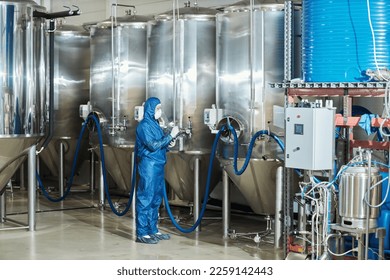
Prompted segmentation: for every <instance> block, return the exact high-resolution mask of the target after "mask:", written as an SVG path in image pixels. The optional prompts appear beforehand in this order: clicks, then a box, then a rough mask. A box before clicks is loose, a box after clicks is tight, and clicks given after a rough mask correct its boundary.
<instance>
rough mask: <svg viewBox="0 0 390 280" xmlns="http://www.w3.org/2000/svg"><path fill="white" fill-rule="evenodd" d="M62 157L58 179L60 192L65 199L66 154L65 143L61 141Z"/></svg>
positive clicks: (60, 158)
mask: <svg viewBox="0 0 390 280" xmlns="http://www.w3.org/2000/svg"><path fill="white" fill-rule="evenodd" d="M59 153H60V155H59V156H60V157H59V161H60V164H59V166H60V170H59V171H60V172H59V173H60V174H59V178H58V183H59V185H58V188H59V190H60V196H61V197H63V196H64V154H65V145H64V143H63V142H62V141H61V142H60V152H59Z"/></svg>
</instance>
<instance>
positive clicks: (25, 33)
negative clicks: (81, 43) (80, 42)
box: [0, 0, 47, 193]
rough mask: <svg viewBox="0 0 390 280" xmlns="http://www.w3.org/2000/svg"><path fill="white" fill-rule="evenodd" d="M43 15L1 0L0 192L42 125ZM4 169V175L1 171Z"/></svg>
mask: <svg viewBox="0 0 390 280" xmlns="http://www.w3.org/2000/svg"><path fill="white" fill-rule="evenodd" d="M34 10H36V11H40V12H45V11H46V10H45V8H43V7H41V6H39V5H37V4H36V3H35V2H34V1H28V0H26V1H21V0H19V1H0V31H1V32H0V73H1V79H0V95H1V98H0V170H2V172H1V173H0V193H1V192H2V191H3V188H4V186H5V185H6V183H7V182H8V180H9V179H10V178H11V177H12V175H13V174H14V173H15V171H16V170H17V168H18V167H19V165H20V164H21V163H22V162H23V160H24V157H22V158H19V159H17V160H16V161H13V162H12V163H10V161H11V160H13V159H15V158H17V157H19V156H20V155H21V153H22V151H23V150H25V149H26V148H28V147H31V146H32V145H34V144H36V143H37V142H38V141H39V140H40V139H41V138H42V137H43V136H44V134H45V130H46V129H45V126H46V118H45V116H46V107H47V106H46V105H47V104H46V55H47V53H46V50H47V49H46V36H45V20H44V19H42V18H34V17H33V11H34ZM3 169H4V170H3Z"/></svg>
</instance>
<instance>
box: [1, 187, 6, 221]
mask: <svg viewBox="0 0 390 280" xmlns="http://www.w3.org/2000/svg"><path fill="white" fill-rule="evenodd" d="M5 195H6V194H5V192H3V193H2V194H0V223H4V222H5V215H6V204H5Z"/></svg>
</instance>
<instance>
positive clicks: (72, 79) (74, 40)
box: [39, 25, 90, 178]
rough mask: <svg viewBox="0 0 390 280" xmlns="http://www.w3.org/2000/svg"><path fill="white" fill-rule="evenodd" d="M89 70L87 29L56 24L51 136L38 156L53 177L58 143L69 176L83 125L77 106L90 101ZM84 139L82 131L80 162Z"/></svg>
mask: <svg viewBox="0 0 390 280" xmlns="http://www.w3.org/2000/svg"><path fill="white" fill-rule="evenodd" d="M89 72H90V42H89V32H87V31H86V30H85V29H84V28H83V27H81V26H75V25H58V26H57V29H56V31H55V32H54V101H53V106H54V108H53V110H54V114H53V116H54V128H53V139H52V141H51V142H50V144H49V145H48V147H47V148H46V149H45V150H43V151H42V152H41V153H40V155H39V156H40V157H41V159H42V161H41V162H43V163H45V165H46V166H47V167H48V169H49V170H50V173H51V174H52V175H54V176H60V174H59V173H60V172H61V171H60V169H61V166H60V162H59V161H58V158H59V157H60V147H61V145H64V169H63V171H64V176H68V177H69V176H70V172H71V168H72V163H73V158H74V153H75V150H76V143H77V140H78V138H79V134H80V130H81V125H82V119H81V118H80V116H79V115H80V114H79V106H80V104H86V103H87V101H88V100H89V80H90V74H89ZM87 139H88V136H87V135H86V134H84V137H83V139H82V146H81V148H80V154H79V158H78V159H79V160H78V162H79V163H80V162H82V161H83V160H87V159H88V152H87V145H88V142H87ZM62 178H64V177H62Z"/></svg>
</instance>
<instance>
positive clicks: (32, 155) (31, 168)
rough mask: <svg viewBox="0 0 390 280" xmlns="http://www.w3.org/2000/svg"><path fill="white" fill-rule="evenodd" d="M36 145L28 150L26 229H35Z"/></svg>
mask: <svg viewBox="0 0 390 280" xmlns="http://www.w3.org/2000/svg"><path fill="white" fill-rule="evenodd" d="M36 170H37V157H36V145H33V146H32V147H31V148H30V151H29V152H28V230H29V231H35V211H36V198H37V197H36V188H37V178H36Z"/></svg>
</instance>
